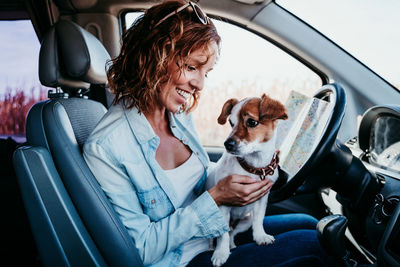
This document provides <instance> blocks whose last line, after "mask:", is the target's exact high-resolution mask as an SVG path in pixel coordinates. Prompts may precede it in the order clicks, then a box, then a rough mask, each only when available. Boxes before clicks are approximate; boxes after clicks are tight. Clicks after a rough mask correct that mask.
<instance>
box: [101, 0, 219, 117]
mask: <svg viewBox="0 0 400 267" xmlns="http://www.w3.org/2000/svg"><path fill="white" fill-rule="evenodd" d="M184 4H186V2H184V1H180V0H175V1H165V2H163V3H161V4H158V5H155V6H153V7H151V8H150V9H148V10H147V11H146V12H145V13H144V15H143V16H141V17H139V18H138V19H137V20H136V21H135V22H134V23H133V25H132V26H131V27H130V28H129V29H128V30H127V31H126V32H125V33H124V35H123V38H122V48H121V52H120V54H119V56H118V57H116V58H115V59H113V60H112V61H111V62H110V63H111V64H110V65H109V69H108V71H107V76H108V82H109V85H110V88H111V91H112V92H113V93H114V94H115V99H114V104H116V103H119V102H122V103H123V105H124V106H125V108H127V109H131V108H133V107H136V108H137V109H138V110H139V112H144V113H147V112H150V111H151V110H152V106H153V104H156V103H157V101H158V95H159V93H160V91H161V86H162V85H163V84H164V83H166V82H168V80H169V75H168V66H169V65H170V63H172V62H173V61H176V62H177V63H178V62H181V63H184V62H185V60H186V59H187V58H188V56H189V55H190V54H191V53H192V52H193V51H196V50H197V49H201V48H203V49H208V46H209V44H210V43H212V42H215V43H216V44H217V46H218V47H219V45H220V41H221V38H220V36H219V35H218V33H217V30H216V28H215V26H214V24H213V23H212V22H211V20H209V23H207V24H206V25H204V24H202V23H201V22H200V21H199V20H198V18H197V17H196V15H195V13H194V12H193V10H192V8H191V7H188V8H185V9H184V10H182V11H181V12H179V13H177V14H174V15H173V16H171V17H169V18H168V19H166V20H165V21H163V22H162V23H160V24H159V25H156V24H157V23H158V22H159V21H160V20H161V19H162V18H164V17H165V16H166V15H168V14H169V13H171V12H173V11H175V10H176V9H178V8H179V7H181V6H182V5H184ZM154 25H156V27H154ZM210 56H211V55H210ZM179 66H180V68H181V71H182V68H183V66H184V64H179ZM198 98H199V93H198V91H196V93H195V94H194V95H193V99H191V101H190V104H189V107H186V106H185V107H184V109H185V110H186V111H187V112H189V111H191V110H192V109H193V108H194V107H195V106H196V105H197V102H198Z"/></svg>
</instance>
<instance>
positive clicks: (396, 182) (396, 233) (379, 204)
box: [346, 106, 400, 266]
mask: <svg viewBox="0 0 400 267" xmlns="http://www.w3.org/2000/svg"><path fill="white" fill-rule="evenodd" d="M346 146H347V147H348V148H350V150H351V152H352V154H353V156H355V157H357V158H359V159H360V160H361V162H362V163H363V165H364V166H365V167H366V169H367V170H368V171H369V172H370V173H371V174H372V175H374V176H375V177H376V178H377V180H378V181H379V183H380V184H381V190H380V192H379V193H378V194H376V196H375V199H374V200H373V204H372V207H371V208H370V210H369V212H368V215H367V217H366V219H365V232H366V235H367V238H368V240H369V243H370V244H371V248H372V254H374V255H377V263H378V266H400V205H399V200H400V106H376V107H373V108H371V109H369V110H367V111H366V112H365V113H364V115H363V118H362V120H361V123H360V128H359V133H358V137H356V138H354V139H352V140H350V141H348V142H347V143H346Z"/></svg>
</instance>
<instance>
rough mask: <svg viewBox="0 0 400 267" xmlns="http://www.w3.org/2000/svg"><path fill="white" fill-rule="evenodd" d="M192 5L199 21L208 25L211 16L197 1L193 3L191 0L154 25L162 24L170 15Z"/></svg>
mask: <svg viewBox="0 0 400 267" xmlns="http://www.w3.org/2000/svg"><path fill="white" fill-rule="evenodd" d="M189 6H190V7H192V9H193V11H194V13H195V14H196V16H197V18H198V19H199V21H200V22H201V23H202V24H203V25H206V24H208V23H209V20H210V19H209V18H208V17H207V15H206V13H204V12H203V10H201V8H200V7H199V6H198V5H197V4H196V3H192V2H189V3H187V4H185V5H183V6H181V7H179V8H178V9H177V10H175V11H172V12H171V13H169V14H168V15H166V16H165V17H164V18H162V19H161V20H160V21H159V22H158V23H157V24H156V25H154V28H155V27H157V26H158V25H160V24H161V23H162V22H163V21H165V20H166V19H168V18H169V17H171V16H173V15H175V14H178V13H179V12H181V11H182V10H185V9H186V8H187V7H189Z"/></svg>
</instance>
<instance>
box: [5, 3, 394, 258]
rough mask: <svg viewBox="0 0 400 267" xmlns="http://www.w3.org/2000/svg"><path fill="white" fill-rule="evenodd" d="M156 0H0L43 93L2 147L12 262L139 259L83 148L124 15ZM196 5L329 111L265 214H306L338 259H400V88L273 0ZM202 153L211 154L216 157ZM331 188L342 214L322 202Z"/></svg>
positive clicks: (105, 102)
mask: <svg viewBox="0 0 400 267" xmlns="http://www.w3.org/2000/svg"><path fill="white" fill-rule="evenodd" d="M157 2H158V1H144V0H129V1H128V0H85V1H79V0H46V1H44V0H39V1H34V0H27V1H22V0H18V1H1V3H0V10H1V11H0V19H1V20H18V19H29V20H30V21H31V22H32V25H33V27H34V29H35V32H36V35H37V37H38V39H39V41H40V53H39V58H38V66H39V67H38V69H39V79H40V82H41V84H43V85H44V86H47V87H50V88H52V90H51V91H49V93H48V99H46V100H43V101H40V102H38V103H35V104H34V105H33V106H32V107H31V108H30V110H29V113H28V115H27V118H26V142H23V143H18V142H15V141H13V140H12V139H7V140H8V141H7V142H3V143H2V146H1V161H2V169H4V170H5V172H4V173H5V175H4V177H2V178H4V179H2V180H3V181H2V188H3V191H2V192H3V194H2V195H3V199H2V200H3V201H2V202H3V203H4V205H3V206H4V209H3V210H4V216H3V218H4V222H3V224H2V226H3V227H2V229H3V234H2V235H3V236H4V240H5V241H6V242H7V243H8V244H9V253H8V258H9V260H10V261H11V262H15V263H21V264H27V265H29V266H81V265H82V266H108V265H110V266H142V265H143V263H142V261H141V258H140V256H139V254H138V252H137V250H136V248H135V244H134V241H133V239H132V238H131V237H130V236H129V235H128V232H127V230H126V229H125V228H124V226H123V224H122V223H121V221H120V219H119V218H118V216H117V214H116V212H115V211H114V210H113V208H112V206H111V204H110V202H109V201H108V199H107V197H106V196H105V194H104V192H103V191H102V189H101V187H100V186H99V184H98V183H97V181H96V178H95V177H94V176H93V174H92V173H91V171H90V170H89V168H88V166H87V164H86V163H85V161H84V159H83V156H82V146H83V144H84V143H85V141H86V139H87V137H88V136H89V135H90V133H91V131H92V130H93V129H94V127H95V126H96V124H97V122H98V121H99V120H100V119H101V118H102V116H103V115H104V114H105V113H106V112H107V109H108V108H109V107H110V105H111V103H112V100H113V95H112V94H111V93H110V92H109V90H108V85H107V76H106V68H105V66H106V65H107V62H109V60H110V59H112V58H114V57H116V56H117V55H118V52H119V48H120V45H121V34H122V33H123V31H124V30H125V29H126V28H127V27H129V25H125V21H124V20H123V19H121V17H122V16H123V15H124V14H126V13H127V12H129V11H139V12H142V11H144V10H146V9H147V8H149V7H150V6H152V5H153V4H155V3H157ZM199 4H200V5H201V7H202V8H203V9H204V10H205V11H206V13H207V14H208V15H209V16H210V17H212V18H214V19H220V20H224V21H227V22H230V23H232V24H234V25H238V26H240V27H242V28H244V29H247V30H249V31H251V32H254V33H256V34H257V35H259V36H261V37H262V38H264V39H266V40H268V41H269V42H271V43H273V44H274V45H276V46H277V47H279V48H281V49H282V50H284V51H285V52H287V53H288V54H290V55H291V56H293V57H294V58H296V59H298V60H299V61H301V62H302V63H303V64H305V65H306V66H308V67H309V68H310V69H312V70H313V71H315V72H316V73H318V75H319V76H320V77H321V79H322V81H323V86H322V87H321V88H319V89H318V90H317V91H316V92H315V93H314V95H313V97H314V98H316V99H321V100H324V101H327V102H329V103H330V104H332V106H333V108H332V111H331V113H330V116H329V119H328V120H327V123H326V125H325V127H324V128H323V132H322V134H321V135H320V136H319V140H318V144H317V146H316V147H315V148H314V149H313V151H312V153H311V154H310V156H309V158H308V159H307V161H306V163H305V164H304V165H303V166H302V167H301V168H300V170H299V171H298V172H297V173H296V174H295V175H294V176H293V177H290V178H289V179H288V180H287V181H283V182H282V181H281V182H279V183H278V182H277V183H276V184H275V185H274V187H273V188H272V192H271V194H270V203H271V204H269V206H268V209H267V211H266V214H279V213H292V212H304V213H307V214H311V215H313V216H315V217H316V218H317V219H318V220H320V222H319V224H318V228H317V231H318V234H319V238H320V241H321V243H322V245H323V246H324V247H325V249H326V250H327V252H328V253H329V254H330V255H332V257H334V258H335V260H337V261H338V262H339V263H340V264H341V265H344V266H356V265H362V266H399V264H400V250H399V245H398V244H399V241H400V205H398V202H399V199H400V167H399V165H400V146H399V144H400V136H399V134H398V132H399V130H400V104H399V103H400V91H399V90H398V89H395V88H394V87H393V86H392V85H391V84H389V83H388V82H386V81H385V80H383V79H382V78H381V77H379V76H378V75H377V74H376V73H374V72H373V71H372V70H371V69H369V68H368V67H366V66H365V65H363V64H362V63H360V62H359V61H358V60H357V59H356V58H354V57H353V56H351V55H350V54H348V53H347V52H346V51H344V50H343V49H341V48H340V47H339V46H337V45H336V44H334V43H333V42H331V41H330V40H329V39H327V38H326V37H325V36H323V35H322V34H320V33H319V32H318V31H316V30H315V29H313V28H312V27H310V26H309V25H308V24H307V23H304V22H303V21H301V20H300V19H298V18H297V17H296V16H294V15H293V14H292V13H290V12H288V11H286V10H285V9H284V8H282V7H281V6H279V5H278V4H277V3H276V2H275V1H272V0H264V1H236V0H218V1H214V0H201V1H199ZM317 46H318V47H321V49H315V47H317ZM396 103H397V104H396ZM360 114H361V115H362V117H361V121H360V125H359V127H358V126H357V124H356V123H355V121H356V118H357V116H359V115H360ZM3 144H4V145H3ZM206 150H207V151H208V152H209V156H210V159H211V160H212V161H217V160H218V158H219V157H220V156H221V154H222V152H223V150H222V148H220V149H216V148H214V147H209V148H207V147H206ZM2 176H3V175H2ZM332 191H333V192H335V195H336V198H335V201H336V202H337V203H338V204H339V205H340V214H338V213H337V212H334V211H333V209H332V208H331V207H330V206H329V204H327V203H326V200H325V197H326V196H327V195H328V194H330V193H329V192H332Z"/></svg>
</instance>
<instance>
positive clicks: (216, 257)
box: [211, 250, 230, 267]
mask: <svg viewBox="0 0 400 267" xmlns="http://www.w3.org/2000/svg"><path fill="white" fill-rule="evenodd" d="M229 254H230V252H229V251H228V253H226V252H225V251H222V250H215V251H214V253H213V255H212V257H211V261H212V264H213V266H215V267H219V266H221V265H222V264H224V263H225V262H226V261H227V260H228V257H229Z"/></svg>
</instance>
